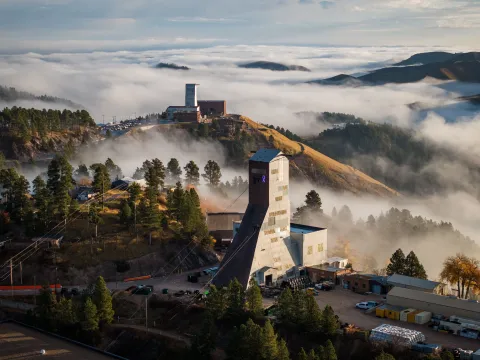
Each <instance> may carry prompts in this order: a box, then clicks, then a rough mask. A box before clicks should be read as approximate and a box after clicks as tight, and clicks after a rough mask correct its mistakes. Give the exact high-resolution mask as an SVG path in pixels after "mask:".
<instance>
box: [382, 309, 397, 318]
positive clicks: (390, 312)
mask: <svg viewBox="0 0 480 360" xmlns="http://www.w3.org/2000/svg"><path fill="white" fill-rule="evenodd" d="M385 317H387V318H389V319H392V320H400V311H398V310H395V309H386V310H385Z"/></svg>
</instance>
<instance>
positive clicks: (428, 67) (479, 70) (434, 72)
mask: <svg viewBox="0 0 480 360" xmlns="http://www.w3.org/2000/svg"><path fill="white" fill-rule="evenodd" d="M421 55H425V54H418V57H417V58H422V56H421ZM414 56H415V55H414ZM414 56H413V57H412V58H414ZM440 57H441V56H440ZM440 57H438V58H440ZM427 58H430V59H431V60H432V59H434V58H435V57H429V56H427ZM405 61H407V60H405ZM426 77H431V78H434V79H438V80H457V81H462V82H472V83H479V82H480V52H470V53H461V54H452V57H451V58H450V59H448V60H446V61H442V62H430V63H428V64H425V65H418V66H405V67H387V68H382V69H378V70H374V71H372V72H370V73H368V74H366V75H363V76H359V77H354V76H351V75H346V74H340V75H337V76H334V77H332V78H328V79H322V80H313V81H308V82H307V83H313V84H321V85H346V86H360V85H380V84H387V83H397V84H404V83H413V82H418V81H421V80H423V79H425V78H426Z"/></svg>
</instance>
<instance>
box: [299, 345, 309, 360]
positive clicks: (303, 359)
mask: <svg viewBox="0 0 480 360" xmlns="http://www.w3.org/2000/svg"><path fill="white" fill-rule="evenodd" d="M297 360H308V355H307V353H306V352H305V349H304V348H303V347H302V348H301V349H300V351H299V353H298V355H297Z"/></svg>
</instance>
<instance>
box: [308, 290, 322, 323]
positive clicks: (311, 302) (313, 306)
mask: <svg viewBox="0 0 480 360" xmlns="http://www.w3.org/2000/svg"><path fill="white" fill-rule="evenodd" d="M306 313H307V314H308V315H307V316H306V317H305V328H306V330H307V331H308V332H317V331H319V330H320V329H321V326H322V312H321V311H320V309H319V307H318V304H317V302H316V301H315V298H314V296H313V295H307V298H306Z"/></svg>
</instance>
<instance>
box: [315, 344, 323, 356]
mask: <svg viewBox="0 0 480 360" xmlns="http://www.w3.org/2000/svg"><path fill="white" fill-rule="evenodd" d="M315 354H316V355H317V356H318V360H325V347H324V346H322V345H319V346H318V347H317V349H316V350H315Z"/></svg>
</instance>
